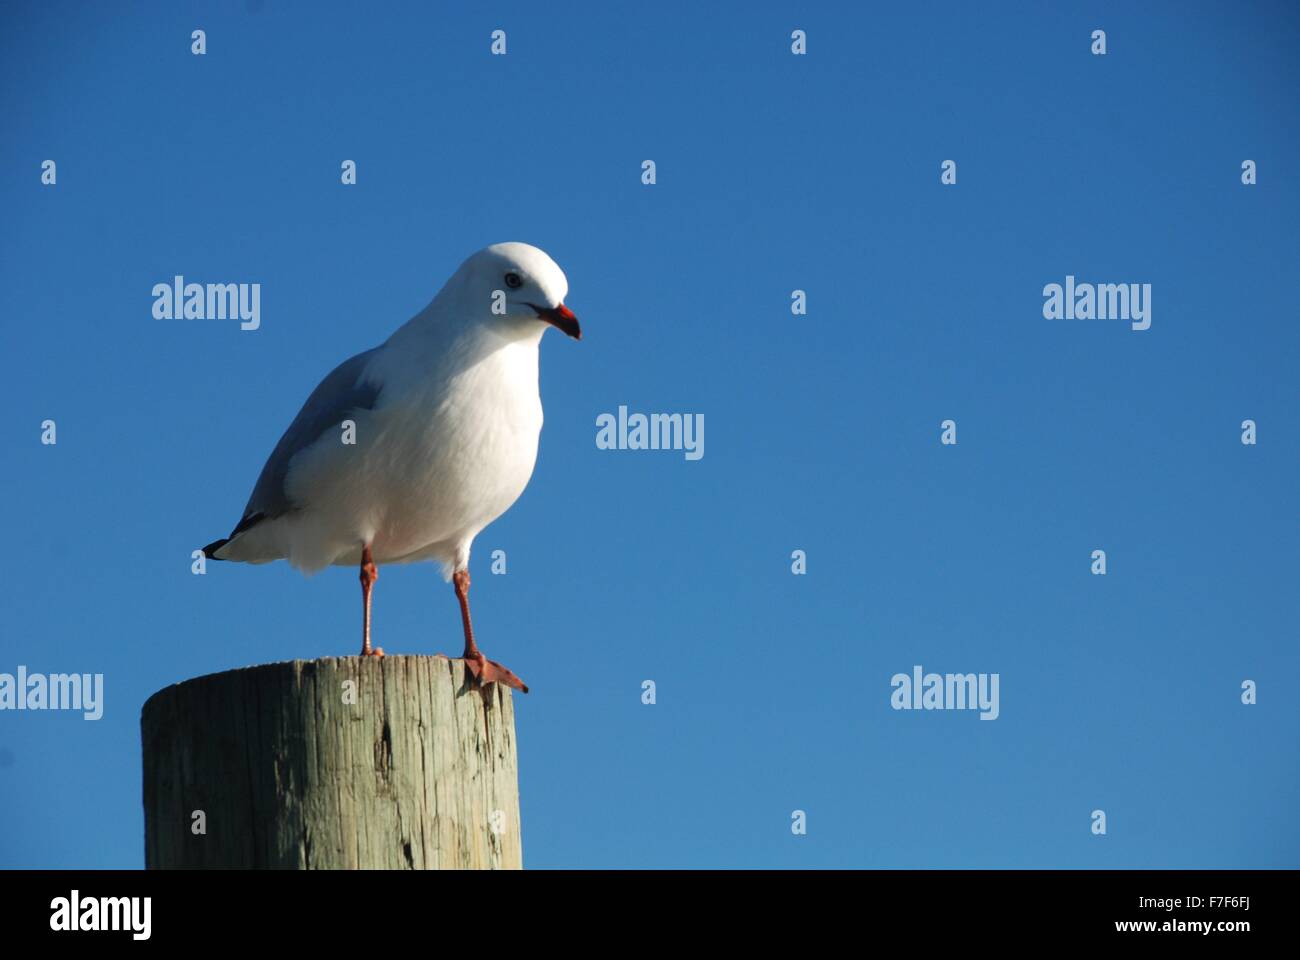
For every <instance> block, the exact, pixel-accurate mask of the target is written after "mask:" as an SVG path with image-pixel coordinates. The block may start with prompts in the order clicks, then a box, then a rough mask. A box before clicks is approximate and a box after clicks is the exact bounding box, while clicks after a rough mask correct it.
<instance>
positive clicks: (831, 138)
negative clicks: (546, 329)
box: [0, 2, 1300, 867]
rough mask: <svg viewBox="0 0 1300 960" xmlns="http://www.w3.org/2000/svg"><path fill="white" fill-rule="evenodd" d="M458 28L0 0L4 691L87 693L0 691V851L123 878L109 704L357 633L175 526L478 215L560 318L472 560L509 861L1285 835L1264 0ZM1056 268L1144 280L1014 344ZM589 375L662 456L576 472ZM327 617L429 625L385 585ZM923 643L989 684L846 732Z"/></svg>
mask: <svg viewBox="0 0 1300 960" xmlns="http://www.w3.org/2000/svg"><path fill="white" fill-rule="evenodd" d="M461 7H463V9H457V7H456V5H450V4H440V5H432V4H403V5H389V4H384V5H380V6H378V7H376V8H365V7H358V6H356V5H355V4H306V3H298V4H286V3H276V2H265V3H250V4H247V5H245V4H222V5H213V4H185V3H168V4H162V3H156V4H93V5H92V4H60V3H46V4H7V5H5V7H4V9H3V11H2V12H0V115H2V116H3V117H4V136H3V137H0V209H3V211H4V216H3V224H4V225H3V229H0V315H2V316H3V317H4V328H5V338H4V339H5V344H6V356H7V359H8V361H9V362H8V364H7V365H6V366H7V377H8V391H7V393H8V397H9V401H8V407H7V412H6V416H5V417H4V418H3V444H2V447H0V449H3V458H4V469H3V471H0V484H3V491H2V492H3V497H4V502H5V503H6V504H7V508H6V510H5V526H6V529H7V532H8V538H7V543H6V547H5V550H4V556H5V559H4V561H3V571H4V579H5V597H6V600H5V602H4V608H3V610H4V617H3V619H4V624H5V626H4V629H3V631H0V672H12V671H13V670H14V669H15V668H16V667H17V665H18V664H24V665H25V666H26V667H27V668H28V669H29V670H31V671H41V672H48V673H56V672H66V671H77V672H102V673H103V674H104V675H105V686H106V694H105V714H104V717H103V719H101V720H99V721H97V722H88V721H84V720H82V719H80V718H79V716H77V715H72V714H67V713H54V712H45V713H30V712H29V713H14V712H3V713H0V824H3V826H0V865H3V866H30V867H36V866H52V867H74V866H95V867H108V866H124V867H133V866H140V865H142V863H143V841H142V829H143V822H142V812H141V802H140V744H139V726H138V722H139V710H140V706H141V704H142V703H143V702H144V700H145V699H146V698H147V697H148V696H149V695H150V694H151V693H153V692H154V691H155V690H157V689H159V688H161V687H163V686H166V685H168V684H170V683H174V682H176V681H179V680H182V679H185V678H188V677H192V676H197V675H200V674H204V673H210V672H215V671H220V670H225V669H229V668H233V667H238V666H243V665H247V664H251V663H261V662H270V661H277V660H284V659H292V658H313V657H317V656H324V655H339V654H350V653H352V652H354V648H355V647H356V645H357V636H356V635H357V628H358V616H359V611H358V609H357V608H358V590H357V584H356V573H355V571H353V570H351V569H342V568H339V569H333V570H327V571H325V572H324V573H322V574H320V575H318V576H316V577H314V578H312V579H304V578H303V577H301V576H300V575H299V574H298V573H296V572H294V571H292V570H291V569H289V568H288V567H287V566H286V565H285V564H276V565H273V566H265V567H257V568H249V567H240V566H235V565H218V564H213V565H211V566H210V568H209V571H208V574H207V575H206V576H203V577H197V576H193V575H191V573H190V559H189V556H190V551H191V550H193V549H195V548H196V547H198V546H201V545H202V544H204V543H206V542H208V541H209V540H212V539H214V538H216V537H218V536H222V535H224V534H225V533H226V532H227V531H228V530H229V529H230V527H231V525H232V524H233V523H234V522H235V520H237V519H238V516H239V513H240V510H241V508H242V507H243V505H244V502H245V499H246V498H247V496H248V493H249V491H250V489H251V487H252V484H253V481H254V480H255V478H256V476H257V472H258V470H259V469H260V467H261V465H262V463H263V461H264V459H265V457H266V456H267V454H268V453H269V452H270V450H271V448H272V446H273V445H274V443H275V441H276V439H277V438H278V437H279V435H280V433H281V431H282V430H283V429H284V427H285V426H286V425H287V423H288V422H289V420H290V419H291V418H292V417H293V415H294V413H295V412H296V411H297V409H298V406H299V405H300V404H301V402H302V400H303V399H304V398H305V397H306V395H307V393H308V392H309V391H310V389H311V388H312V387H313V386H314V385H315V384H316V382H317V381H318V380H319V378H320V377H321V376H322V375H323V374H324V373H325V372H327V371H328V370H329V369H331V368H332V366H333V365H334V364H336V363H337V362H338V361H340V360H342V359H343V358H345V357H348V356H350V355H352V354H353V353H356V352H358V351H360V350H362V349H365V348H367V347H370V346H373V345H375V344H377V343H379V342H381V341H383V340H384V339H385V338H386V337H387V336H388V335H389V334H390V333H391V332H392V330H393V329H394V328H395V327H396V326H398V325H399V324H400V323H402V322H403V321H405V320H406V319H407V318H408V317H410V316H411V315H412V314H413V313H414V312H416V311H417V310H419V309H420V308H421V307H423V306H424V305H425V304H426V303H427V302H428V301H429V300H430V299H431V298H432V296H433V294H434V293H435V292H436V291H437V289H438V287H439V286H440V285H441V283H442V282H443V281H444V280H445V279H446V277H447V276H448V275H450V273H451V272H452V271H453V270H454V269H455V267H456V266H457V265H458V264H459V263H460V262H461V261H462V260H463V259H464V258H465V257H466V256H467V255H468V254H469V253H471V252H473V251H474V250H476V249H478V248H480V247H482V246H484V245H486V244H488V243H492V242H496V241H500V240H525V241H528V242H531V243H535V244H537V245H539V246H541V247H543V248H545V249H546V250H547V251H548V252H549V253H551V254H552V255H553V256H554V257H555V259H556V260H557V261H558V262H559V263H560V265H561V266H562V267H563V268H564V269H565V271H566V273H567V274H568V278H569V282H570V294H569V298H568V302H569V305H570V306H571V307H572V308H573V309H574V310H575V311H576V313H577V314H578V316H579V317H580V318H581V319H582V323H583V331H584V339H583V341H582V342H581V343H573V342H571V341H567V340H565V339H564V338H562V337H560V336H558V335H551V336H548V337H547V338H546V339H545V342H544V343H543V346H542V351H541V352H542V359H541V366H542V371H541V378H542V396H543V402H544V405H545V410H546V425H545V428H544V429H543V432H542V441H541V453H540V457H539V460H538V464H537V469H536V472H535V474H534V476H533V480H532V482H531V484H530V486H529V488H528V490H527V491H526V492H525V494H524V495H523V497H522V498H521V499H520V500H519V501H518V502H517V503H516V504H515V506H514V507H513V508H512V509H511V510H510V511H509V512H508V513H507V514H506V515H505V516H504V517H502V518H501V519H500V520H499V521H497V522H496V523H495V524H494V525H492V526H491V527H489V528H488V529H487V530H486V531H485V532H484V533H483V534H482V535H481V536H480V537H479V539H478V541H477V543H476V552H475V556H474V561H473V563H472V565H471V571H472V573H473V575H474V578H475V588H474V602H475V606H474V616H475V625H476V628H477V629H478V632H479V634H480V641H481V642H482V644H483V646H484V649H485V650H486V652H487V653H488V654H489V655H491V656H494V657H496V658H497V659H500V660H502V661H503V662H505V663H507V664H509V665H510V666H511V667H513V668H514V669H515V670H516V671H517V672H518V673H519V674H520V675H521V676H523V677H524V678H525V679H526V680H527V681H528V682H529V684H530V685H531V686H532V688H533V691H534V692H533V693H532V694H531V695H529V696H528V697H522V696H520V697H516V710H517V722H518V738H519V744H520V763H521V774H520V786H521V791H522V802H523V830H524V837H523V841H524V856H525V863H526V865H528V866H534V867H557V866H558V867H569V866H610V867H634V866H651V867H670V866H744V867H749V866H789V867H845V866H881V867H974V866H1006V867H1020V866H1037V867H1056V866H1062V867H1065V866H1070V867H1113V866H1119V867H1262V866H1291V867H1294V866H1297V865H1300V830H1298V828H1297V826H1296V822H1295V816H1294V813H1295V810H1296V808H1297V805H1298V804H1300V773H1298V771H1297V738H1298V736H1300V711H1297V709H1296V685H1297V677H1298V675H1300V655H1297V642H1296V641H1297V634H1296V625H1297V622H1298V617H1297V614H1298V613H1300V590H1297V589H1296V574H1297V572H1298V571H1297V567H1298V564H1297V542H1298V537H1297V535H1298V534H1300V529H1298V527H1300V524H1298V522H1297V510H1296V506H1295V478H1296V475H1297V468H1298V467H1300V432H1298V431H1297V418H1298V416H1300V403H1298V402H1297V401H1298V400H1300V391H1298V390H1297V377H1296V370H1297V361H1298V360H1300V355H1298V347H1300V331H1298V328H1297V322H1296V321H1297V316H1296V289H1297V282H1298V281H1300V268H1298V264H1300V259H1298V258H1297V254H1298V253H1300V249H1298V246H1297V238H1296V224H1297V223H1300V193H1298V190H1297V179H1296V174H1295V164H1296V157H1297V155H1298V148H1300V142H1298V137H1297V133H1298V127H1300V115H1298V114H1297V112H1296V110H1295V93H1296V90H1297V79H1298V76H1297V74H1298V73H1300V58H1297V56H1296V54H1297V51H1298V50H1300V18H1298V17H1297V16H1296V13H1295V8H1294V6H1293V5H1290V4H1284V3H1277V4H1270V3H1253V4H1228V3H1223V4H1203V3H1202V4H1156V3H1152V4H1142V5H1140V6H1137V5H1130V4H1118V3H1117V4H1087V3H1080V4H1038V3H1025V4H1005V3H999V4H989V5H974V4H955V3H954V4H926V5H922V4H906V5H900V6H897V7H895V6H889V7H879V8H877V7H874V6H873V7H871V8H869V9H868V8H867V7H866V5H859V4H852V5H849V4H844V5H838V4H836V5H832V4H819V5H817V6H816V8H815V9H813V10H812V11H809V9H808V5H805V4H781V3H746V4H720V5H716V6H709V7H707V8H701V7H700V6H699V5H696V4H682V5H675V4H671V3H669V4H659V5H655V6H653V7H652V8H645V7H636V8H635V12H631V11H630V10H626V9H623V8H621V7H619V6H617V5H613V4H597V3H585V4H566V5H564V6H563V9H562V11H561V12H555V11H551V12H546V13H543V12H541V11H540V10H539V9H538V8H537V5H535V4H524V3H517V4H491V5H483V4H476V5H468V4H466V5H461ZM196 28H202V29H204V30H205V31H206V33H207V53H206V55H204V56H201V57H199V56H193V55H192V54H191V53H190V32H191V31H192V30H193V29H196ZM497 28H501V29H505V30H506V31H507V37H508V53H507V55H506V56H504V57H494V56H491V55H490V54H489V52H488V48H489V35H490V33H491V31H492V30H494V29H497ZM795 28H802V29H804V30H806V31H807V35H808V53H807V55H806V56H801V57H800V56H793V55H792V54H791V52H790V32H791V31H792V30H793V29H795ZM1094 29H1104V30H1105V31H1106V34H1107V53H1106V55H1105V56H1093V55H1092V54H1091V53H1090V50H1089V47H1090V43H1091V41H1090V34H1091V32H1092V31H1093V30H1094ZM46 159H54V160H55V161H56V162H57V177H58V179H57V184H56V185H54V186H43V185H42V184H41V182H40V175H41V169H40V165H41V162H42V161H44V160H46ZM348 159H351V160H355V161H356V163H357V169H358V183H357V184H356V185H355V186H346V187H345V186H343V185H341V184H340V182H339V171H340V164H341V162H342V161H344V160H348ZM646 159H652V160H654V161H655V163H656V164H657V183H655V184H654V185H653V186H646V185H643V184H642V183H641V176H640V175H641V163H642V161H643V160H646ZM947 159H952V160H955V161H956V163H957V165H958V167H957V169H958V179H957V183H956V185H953V186H944V185H941V183H940V164H941V163H942V161H944V160H947ZM1246 159H1251V160H1254V161H1255V162H1256V163H1257V165H1258V184H1257V185H1255V186H1244V185H1243V184H1242V183H1241V163H1242V161H1243V160H1246ZM175 274H184V275H185V276H187V277H188V278H191V279H194V280H198V281H200V282H258V283H260V284H261V285H262V305H261V309H262V322H261V328H260V329H259V330H257V331H251V332H244V331H241V330H240V329H239V327H238V324H237V323H233V322H229V321H165V320H155V319H154V318H153V317H152V314H151V307H152V298H151V295H150V291H151V289H152V287H153V285H154V284H155V283H158V282H168V281H170V278H171V277H173V276H174V275H175ZM1067 275H1074V276H1076V277H1077V278H1079V280H1080V281H1081V282H1082V281H1092V282H1116V283H1121V282H1122V283H1129V282H1132V283H1150V284H1151V285H1152V290H1153V294H1152V325H1151V328H1150V329H1149V330H1146V331H1140V332H1139V331H1134V330H1131V329H1130V328H1129V325H1128V324H1127V323H1124V322H1122V321H1082V320H1074V321H1067V320H1047V319H1044V317H1043V314H1042V306H1043V296H1042V289H1043V287H1044V285H1046V284H1048V283H1063V282H1064V278H1065V277H1066V276H1067ZM795 289H802V290H805V291H807V295H808V313H807V315H806V316H793V315H792V314H791V311H790V302H791V301H790V297H791V291H792V290H795ZM620 404H625V405H627V406H628V407H629V408H630V409H632V410H634V411H641V412H647V413H649V412H682V413H699V414H703V415H704V417H705V421H706V425H707V429H706V447H705V456H704V457H703V459H701V460H699V461H697V462H688V461H687V460H686V459H685V458H684V457H683V456H682V454H681V453H680V452H671V451H661V452H649V451H645V452H643V451H608V450H599V449H597V447H596V444H595V434H596V428H595V419H596V417H597V416H598V415H600V414H601V413H605V412H613V411H616V410H617V408H618V406H619V405H620ZM1247 418H1249V419H1253V420H1255V421H1256V423H1257V424H1258V443H1257V444H1256V445H1254V446H1246V445H1243V444H1242V443H1241V442H1240V435H1241V427H1240V424H1241V422H1242V420H1244V419H1247ZM46 419H53V420H55V421H56V423H57V430H58V434H57V436H58V443H57V444H56V445H54V446H48V445H42V444H41V443H40V433H41V428H40V424H41V422H42V421H43V420H46ZM945 419H953V420H955V421H956V423H957V427H958V443H957V444H956V445H955V446H944V445H941V444H940V442H939V439H940V429H939V425H940V422H941V421H943V420H945ZM494 549H504V550H506V551H507V554H508V557H509V573H508V574H507V575H506V576H492V575H491V574H490V572H489V558H490V553H491V551H492V550H494ZM795 549H802V550H805V551H806V552H807V557H808V572H807V574H806V575H804V576H795V575H792V573H791V569H790V564H791V560H790V556H791V551H792V550H795ZM1095 549H1104V550H1105V551H1106V553H1107V562H1108V570H1107V574H1106V576H1104V577H1101V576H1094V575H1092V574H1091V573H1090V563H1091V560H1090V555H1091V553H1092V551H1093V550H1095ZM375 630H376V637H377V641H378V642H379V643H381V644H382V645H383V646H384V647H385V648H387V649H388V650H389V651H390V652H405V653H415V652H433V651H434V650H448V649H453V650H454V649H459V644H460V639H459V623H458V619H457V612H456V605H455V600H454V597H453V594H452V591H451V588H450V587H449V586H447V585H446V584H444V583H443V581H442V580H441V578H440V577H439V575H438V573H437V570H436V569H435V568H434V567H433V565H431V564H424V565H418V566H409V567H387V568H384V570H383V574H382V579H381V580H380V581H379V583H378V585H377V587H376V619H375ZM915 664H921V665H923V666H924V667H925V669H926V670H927V671H929V670H934V671H938V672H968V671H970V672H988V673H997V674H999V676H1000V716H999V717H998V719H997V720H996V721H992V722H984V721H981V720H979V719H978V717H977V715H975V714H974V713H971V712H963V711H895V710H893V709H891V707H890V694H891V692H892V688H891V686H890V679H891V677H892V676H893V675H894V674H896V673H899V672H906V673H910V671H911V669H912V667H913V665H915ZM646 679H652V680H654V681H655V682H656V684H657V703H656V704H654V705H653V706H647V705H644V704H642V702H641V697H640V694H641V684H642V681H643V680H646ZM1247 679H1250V680H1254V681H1255V682H1256V683H1257V684H1258V703H1257V704H1255V705H1253V706H1245V705H1243V704H1242V703H1241V701H1240V688H1241V683H1242V681H1243V680H1247ZM1095 809H1103V810H1105V811H1106V816H1107V834H1106V835H1105V836H1100V837H1099V836H1094V835H1093V834H1092V832H1091V830H1090V824H1091V820H1090V814H1091V812H1092V811H1093V810H1095ZM794 810H803V811H806V813H807V825H808V832H807V834H806V835H805V836H795V835H793V834H792V832H791V828H790V825H791V813H792V811H794Z"/></svg>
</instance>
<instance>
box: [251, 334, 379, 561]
mask: <svg viewBox="0 0 1300 960" xmlns="http://www.w3.org/2000/svg"><path fill="white" fill-rule="evenodd" d="M379 349H381V348H379V347H375V348H374V349H371V350H367V351H366V352H365V353H358V354H357V355H356V356H355V357H353V358H351V359H350V360H344V361H343V362H342V363H340V364H339V365H338V366H337V367H335V368H334V370H333V372H331V373H330V375H329V376H327V377H326V378H325V379H324V380H322V381H321V382H320V385H319V386H317V387H316V389H315V390H313V391H312V392H311V396H310V397H308V398H307V402H306V403H304V404H303V405H302V409H301V410H299V411H298V416H296V417H294V418H293V423H291V424H289V429H288V430H286V431H284V436H282V437H281V438H280V442H279V443H277V444H276V445H275V449H274V450H272V451H271V456H270V457H269V458H268V459H267V461H266V466H264V467H262V473H261V475H260V476H259V477H258V478H257V485H256V486H255V487H253V495H252V496H251V497H249V498H248V506H247V507H245V508H244V516H243V519H241V520H240V521H239V524H238V525H237V526H236V527H235V530H234V532H233V533H231V535H230V536H231V537H232V538H233V537H234V536H236V535H237V534H240V533H243V532H244V531H245V530H247V529H248V528H249V527H251V526H253V524H255V523H258V522H260V521H261V520H265V519H268V518H272V517H278V516H280V515H281V514H283V513H286V512H288V510H289V509H290V507H291V506H292V504H291V503H290V501H289V497H288V494H287V493H286V492H285V486H284V481H285V477H286V475H287V474H288V473H289V465H290V463H291V462H292V461H293V458H294V457H295V456H297V455H298V454H299V453H301V452H302V451H303V450H306V449H307V448H308V447H310V446H311V445H312V444H313V443H315V442H316V441H317V440H319V439H320V437H321V434H323V433H324V432H325V431H326V430H328V429H330V428H331V427H335V426H338V424H340V423H342V422H343V421H344V420H346V419H347V417H348V414H349V413H351V412H353V411H355V410H373V409H374V408H375V404H376V403H377V401H378V399H379V393H380V389H381V388H380V386H379V385H378V384H376V383H375V382H374V381H372V380H369V379H367V378H366V375H365V374H366V368H367V366H369V364H370V360H371V359H372V358H373V357H374V355H375V353H376V351H378V350H379Z"/></svg>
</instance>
